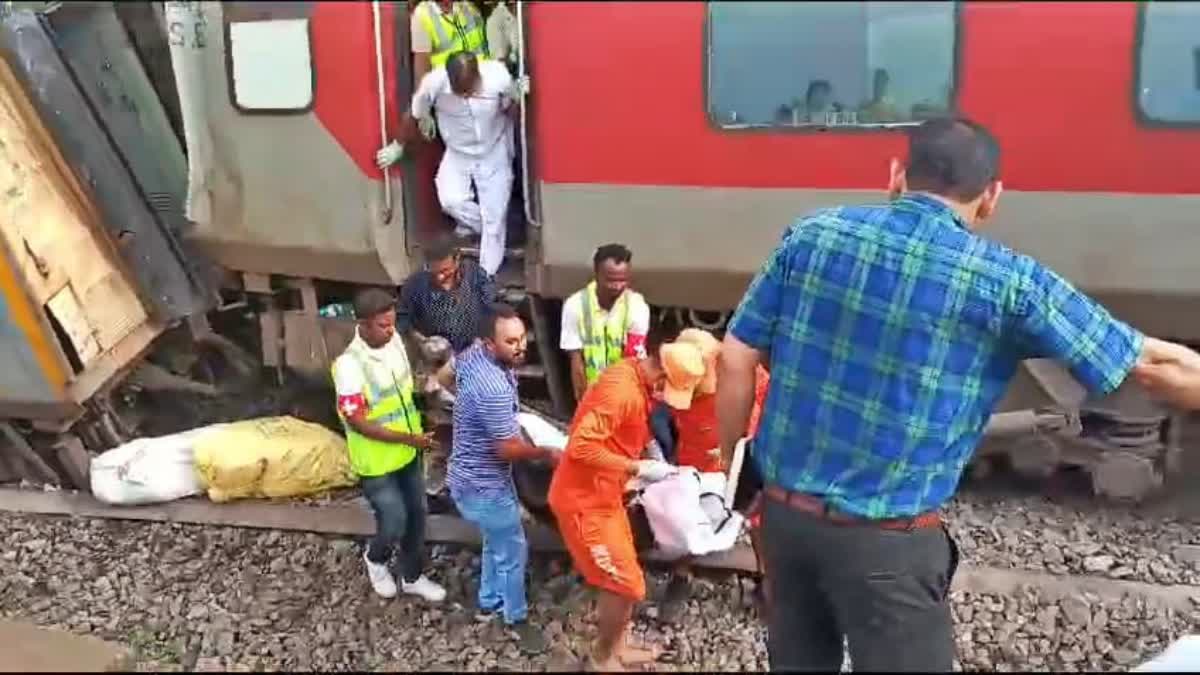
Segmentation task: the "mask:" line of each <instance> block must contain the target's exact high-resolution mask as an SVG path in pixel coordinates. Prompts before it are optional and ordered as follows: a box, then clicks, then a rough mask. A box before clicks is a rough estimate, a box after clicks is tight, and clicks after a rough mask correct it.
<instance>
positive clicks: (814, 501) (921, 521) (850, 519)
mask: <svg viewBox="0 0 1200 675" xmlns="http://www.w3.org/2000/svg"><path fill="white" fill-rule="evenodd" d="M763 492H765V493H766V495H767V496H768V497H770V498H771V499H773V500H775V501H777V502H779V503H780V504H783V505H785V506H788V507H791V508H793V509H795V510H797V511H800V512H802V513H807V514H809V515H813V516H818V517H820V518H824V519H825V520H828V521H829V522H831V523H835V524H838V525H871V526H873V527H878V528H881V529H884V530H919V529H923V528H927V527H941V525H942V518H941V516H939V515H938V514H937V512H936V511H928V512H926V513H922V514H920V515H917V516H913V517H912V518H887V519H885V520H871V519H869V518H863V517H861V516H855V515H851V514H848V513H842V512H840V511H835V510H833V509H832V508H831V507H830V506H829V504H827V503H826V502H825V500H823V499H821V498H819V497H813V496H812V495H806V494H802V493H799V492H789V491H787V490H784V489H783V488H781V487H777V486H775V485H769V486H767V487H766V488H765V489H764V490H763Z"/></svg>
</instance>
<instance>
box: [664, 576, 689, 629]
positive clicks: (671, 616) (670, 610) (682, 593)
mask: <svg viewBox="0 0 1200 675" xmlns="http://www.w3.org/2000/svg"><path fill="white" fill-rule="evenodd" d="M691 595H692V583H691V578H690V577H685V576H680V575H676V576H674V577H672V578H671V583H669V584H668V585H667V590H666V592H665V593H663V599H662V602H661V603H659V605H658V620H659V621H661V622H663V623H665V624H673V623H675V622H676V621H678V620H679V617H680V615H682V614H683V612H684V610H686V609H687V601H688V599H689V598H690V597H691Z"/></svg>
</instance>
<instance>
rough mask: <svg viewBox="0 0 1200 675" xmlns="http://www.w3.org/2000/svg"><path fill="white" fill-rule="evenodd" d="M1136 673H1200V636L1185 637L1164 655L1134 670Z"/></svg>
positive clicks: (1172, 645) (1165, 651) (1172, 644)
mask: <svg viewBox="0 0 1200 675" xmlns="http://www.w3.org/2000/svg"><path fill="white" fill-rule="evenodd" d="M1133 672H1135V673H1198V672H1200V635H1185V636H1183V637H1181V638H1179V639H1178V640H1176V641H1174V642H1172V643H1171V644H1170V646H1168V647H1167V648H1166V650H1164V651H1163V653H1161V654H1159V655H1158V656H1156V657H1154V658H1152V659H1150V660H1149V661H1147V662H1145V663H1143V664H1142V665H1140V666H1138V667H1137V668H1134V669H1133Z"/></svg>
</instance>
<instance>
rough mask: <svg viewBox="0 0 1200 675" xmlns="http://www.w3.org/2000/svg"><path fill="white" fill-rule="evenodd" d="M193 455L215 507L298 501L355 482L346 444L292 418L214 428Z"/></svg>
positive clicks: (330, 434) (275, 418)
mask: <svg viewBox="0 0 1200 675" xmlns="http://www.w3.org/2000/svg"><path fill="white" fill-rule="evenodd" d="M195 451H196V473H197V474H199V476H200V482H201V483H202V484H203V485H204V487H205V489H207V490H208V498H209V499H211V500H213V501H214V502H227V501H230V500H231V499H241V498H245V497H296V496H300V495H308V494H312V493H314V492H321V491H323V490H329V489H332V488H338V487H347V486H350V485H354V484H355V483H356V482H357V481H358V478H357V477H356V476H355V474H354V470H353V469H352V468H351V467H350V459H349V456H348V454H347V452H346V439H344V438H342V437H341V436H340V435H338V434H336V433H334V432H332V431H330V430H329V429H326V428H325V427H323V426H321V425H319V424H312V423H310V422H304V421H302V420H298V419H296V418H294V417H264V418H261V419H254V420H244V421H241V422H232V423H229V424H218V425H214V426H213V427H212V430H211V431H209V432H206V433H204V434H202V435H201V436H200V438H199V439H197V441H196V444H195Z"/></svg>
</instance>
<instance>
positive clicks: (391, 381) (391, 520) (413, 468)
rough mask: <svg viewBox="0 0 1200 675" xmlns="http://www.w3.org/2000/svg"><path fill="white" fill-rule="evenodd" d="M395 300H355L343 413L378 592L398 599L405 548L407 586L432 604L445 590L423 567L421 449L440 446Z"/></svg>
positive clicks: (337, 379) (337, 380)
mask: <svg viewBox="0 0 1200 675" xmlns="http://www.w3.org/2000/svg"><path fill="white" fill-rule="evenodd" d="M395 307H396V301H395V298H393V297H392V296H391V294H390V293H388V292H387V291H384V290H380V289H367V290H364V291H361V292H360V293H359V294H358V295H357V296H356V297H355V298H354V315H355V316H356V317H357V319H358V329H357V332H356V335H355V337H354V340H353V341H352V342H351V343H350V346H349V347H347V348H346V351H345V352H343V353H342V355H341V356H339V357H338V358H337V360H335V361H334V363H333V382H334V387H335V389H336V390H337V411H338V417H340V418H341V420H342V425H343V426H344V427H345V429H346V446H347V448H348V450H349V452H350V464H351V465H352V466H353V467H354V470H355V471H356V472H357V473H358V475H359V477H360V478H361V482H362V490H363V495H364V496H365V497H366V498H367V502H369V503H370V505H371V510H372V511H374V513H375V536H374V537H373V538H372V539H371V541H370V543H369V544H368V545H367V549H366V551H364V552H363V560H364V562H365V563H366V567H367V577H368V578H369V579H370V580H371V586H372V587H373V588H374V589H375V592H376V593H378V594H379V595H380V596H382V597H385V598H392V597H395V595H396V580H395V578H394V577H393V576H392V573H391V571H390V570H389V569H388V562H389V561H390V559H391V557H392V549H393V547H394V545H395V544H396V543H397V542H399V543H400V548H401V573H402V574H401V584H400V587H401V589H402V590H403V591H404V592H405V593H407V594H410V595H416V596H419V597H422V598H424V599H425V600H428V601H430V602H441V601H442V600H444V599H445V597H446V590H445V589H444V588H442V587H441V586H439V585H438V584H436V583H434V582H433V581H432V580H430V579H429V578H428V577H426V576H425V575H424V574H423V573H422V572H423V569H424V566H425V512H426V506H425V487H424V485H423V472H422V463H421V462H420V461H418V452H419V451H422V450H424V451H428V450H432V449H434V448H435V443H434V441H433V435H432V434H425V433H423V431H422V428H421V414H420V412H418V411H417V408H416V405H415V404H414V403H413V378H412V369H411V368H410V367H409V364H408V355H407V354H406V353H405V351H404V342H403V340H402V339H401V338H400V336H399V335H397V334H396V309H395Z"/></svg>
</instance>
